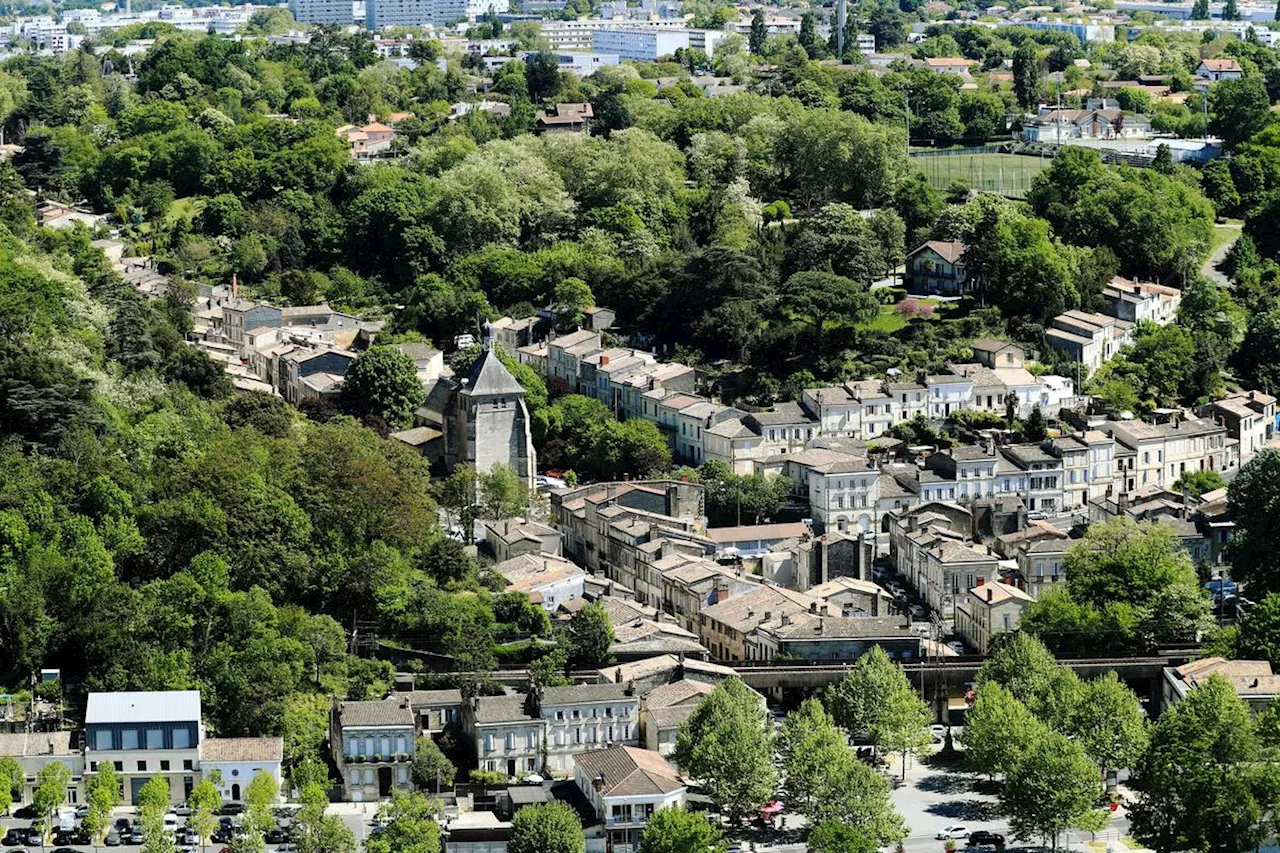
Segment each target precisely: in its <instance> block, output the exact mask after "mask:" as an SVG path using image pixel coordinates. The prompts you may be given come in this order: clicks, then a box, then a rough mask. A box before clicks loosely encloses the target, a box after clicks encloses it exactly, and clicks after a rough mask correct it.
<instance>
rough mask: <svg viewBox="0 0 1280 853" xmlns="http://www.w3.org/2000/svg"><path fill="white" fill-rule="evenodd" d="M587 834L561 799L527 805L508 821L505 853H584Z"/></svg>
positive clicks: (573, 812)
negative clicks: (507, 839) (508, 832)
mask: <svg viewBox="0 0 1280 853" xmlns="http://www.w3.org/2000/svg"><path fill="white" fill-rule="evenodd" d="M586 843H587V842H586V838H585V836H583V834H582V823H581V822H580V821H579V820H578V815H577V813H576V812H575V811H574V810H573V809H572V808H570V807H569V806H568V805H566V804H564V803H548V804H546V805H541V806H526V807H525V808H522V809H520V811H518V812H516V816H515V818H514V819H513V820H512V821H511V840H510V841H508V842H507V850H508V853H583V851H584V850H585V849H586Z"/></svg>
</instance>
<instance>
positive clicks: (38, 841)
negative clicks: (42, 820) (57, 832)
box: [27, 826, 44, 846]
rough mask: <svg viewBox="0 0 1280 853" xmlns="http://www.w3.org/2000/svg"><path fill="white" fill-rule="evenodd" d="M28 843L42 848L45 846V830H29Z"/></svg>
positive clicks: (32, 828) (34, 828)
mask: <svg viewBox="0 0 1280 853" xmlns="http://www.w3.org/2000/svg"><path fill="white" fill-rule="evenodd" d="M27 843H28V844H34V845H37V846H41V845H43V844H44V830H42V829H39V828H38V827H34V826H33V827H31V828H30V829H28V830H27Z"/></svg>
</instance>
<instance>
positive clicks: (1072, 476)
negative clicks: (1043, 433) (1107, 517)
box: [1042, 430, 1116, 512]
mask: <svg viewBox="0 0 1280 853" xmlns="http://www.w3.org/2000/svg"><path fill="white" fill-rule="evenodd" d="M1042 446H1043V449H1044V450H1045V452H1046V453H1050V454H1052V455H1054V456H1057V457H1058V458H1059V459H1061V460H1062V507H1061V508H1062V509H1063V510H1065V511H1069V512H1072V511H1078V510H1086V511H1087V510H1088V507H1089V501H1091V500H1094V499H1096V498H1099V497H1102V496H1103V495H1104V494H1106V493H1107V490H1108V489H1110V488H1112V486H1113V485H1114V483H1115V466H1116V463H1115V451H1116V445H1115V440H1114V439H1112V438H1111V437H1110V436H1108V435H1106V434H1105V433H1102V432H1099V431H1098V430H1086V431H1084V432H1078V433H1073V434H1071V435H1064V436H1062V437H1061V438H1055V439H1052V440H1050V441H1047V442H1045V443H1044V444H1043V445H1042Z"/></svg>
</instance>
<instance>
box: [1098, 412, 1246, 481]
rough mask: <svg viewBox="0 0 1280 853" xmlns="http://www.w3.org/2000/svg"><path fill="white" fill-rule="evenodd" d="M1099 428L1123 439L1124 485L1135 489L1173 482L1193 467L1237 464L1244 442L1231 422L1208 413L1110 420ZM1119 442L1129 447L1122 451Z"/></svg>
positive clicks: (1232, 466)
mask: <svg viewBox="0 0 1280 853" xmlns="http://www.w3.org/2000/svg"><path fill="white" fill-rule="evenodd" d="M1099 430H1100V431H1101V432H1103V433H1106V434H1107V435H1110V436H1111V437H1112V438H1114V439H1115V440H1116V443H1117V456H1121V457H1122V459H1123V462H1124V464H1123V465H1122V466H1119V467H1118V470H1117V475H1118V478H1119V479H1120V483H1119V487H1120V488H1119V490H1120V491H1123V492H1129V493H1132V492H1135V491H1136V490H1137V489H1139V488H1141V487H1143V486H1159V487H1161V488H1172V487H1173V484H1174V483H1175V482H1177V480H1178V478H1179V477H1181V476H1182V475H1183V474H1185V473H1186V472H1188V471H1204V470H1208V471H1218V472H1220V473H1221V472H1225V471H1230V470H1234V469H1235V468H1237V467H1238V466H1239V464H1240V444H1239V442H1238V441H1237V440H1235V439H1232V438H1229V437H1228V436H1227V428H1226V427H1225V426H1223V425H1222V424H1219V423H1216V422H1214V421H1211V420H1209V419H1207V418H1198V419H1191V418H1188V419H1182V418H1174V419H1173V420H1172V421H1170V422H1168V423H1162V424H1149V423H1144V422H1142V421H1107V422H1106V423H1104V424H1102V425H1100V426H1099ZM1119 445H1123V446H1124V447H1125V448H1126V449H1127V450H1128V451H1129V452H1128V453H1125V454H1121V452H1120V450H1119Z"/></svg>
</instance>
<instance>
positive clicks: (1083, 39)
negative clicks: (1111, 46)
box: [1020, 18, 1116, 46]
mask: <svg viewBox="0 0 1280 853" xmlns="http://www.w3.org/2000/svg"><path fill="white" fill-rule="evenodd" d="M1020 26H1024V27H1026V28H1027V29H1031V30H1054V31H1057V32H1063V33H1071V34H1072V35H1073V36H1075V37H1076V38H1078V39H1079V40H1080V43H1081V44H1082V45H1086V46H1087V45H1089V44H1100V43H1103V42H1112V41H1115V40H1116V27H1115V24H1113V23H1111V22H1110V21H1105V20H1103V21H1094V20H1091V19H1089V18H1076V19H1071V20H1065V21H1061V20H1040V21H1026V22H1024V23H1022V24H1021V25H1020Z"/></svg>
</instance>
